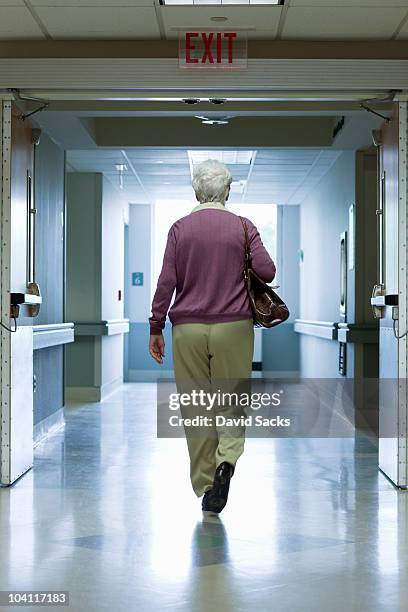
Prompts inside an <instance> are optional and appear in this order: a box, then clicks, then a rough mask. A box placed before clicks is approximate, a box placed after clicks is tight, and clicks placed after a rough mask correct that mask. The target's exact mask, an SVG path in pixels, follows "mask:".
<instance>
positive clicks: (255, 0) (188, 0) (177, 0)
mask: <svg viewBox="0 0 408 612" xmlns="http://www.w3.org/2000/svg"><path fill="white" fill-rule="evenodd" d="M159 2H160V4H161V5H165V6H170V5H185V6H209V5H211V6H214V5H215V6H220V5H221V6H227V5H228V6H234V5H235V6H245V5H247V6H248V5H250V6H251V5H253V4H263V5H266V6H283V5H284V4H285V0H232V1H231V0H159Z"/></svg>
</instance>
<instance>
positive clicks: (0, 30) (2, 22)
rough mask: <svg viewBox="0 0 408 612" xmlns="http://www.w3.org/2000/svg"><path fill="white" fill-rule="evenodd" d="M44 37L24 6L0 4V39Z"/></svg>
mask: <svg viewBox="0 0 408 612" xmlns="http://www.w3.org/2000/svg"><path fill="white" fill-rule="evenodd" d="M22 38H24V39H29V38H31V39H33V38H45V36H44V34H43V33H42V31H41V29H40V27H39V25H38V24H37V23H36V21H35V20H34V18H33V16H32V15H31V13H30V11H29V10H28V9H27V8H26V7H25V6H4V5H3V4H1V5H0V39H2V40H19V39H22Z"/></svg>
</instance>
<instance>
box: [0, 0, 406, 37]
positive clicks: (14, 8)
mask: <svg viewBox="0 0 408 612" xmlns="http://www.w3.org/2000/svg"><path fill="white" fill-rule="evenodd" d="M212 17H226V21H225V22H223V24H222V25H223V27H224V26H227V27H228V28H248V36H249V38H250V39H269V40H274V39H282V40H293V39H303V40H309V39H313V40H404V39H407V38H408V0H287V1H286V3H285V5H284V6H249V5H247V6H245V5H241V4H240V5H227V6H217V5H211V6H161V5H160V4H159V2H158V0H120V3H119V6H118V3H117V2H115V1H114V0H86V1H85V0H0V40H29V39H31V40H64V39H65V40H66V39H174V38H177V35H178V34H177V31H178V29H179V28H190V27H191V26H193V25H194V26H195V27H206V28H209V27H213V28H214V25H218V26H219V25H220V24H214V22H213V21H211V18H212Z"/></svg>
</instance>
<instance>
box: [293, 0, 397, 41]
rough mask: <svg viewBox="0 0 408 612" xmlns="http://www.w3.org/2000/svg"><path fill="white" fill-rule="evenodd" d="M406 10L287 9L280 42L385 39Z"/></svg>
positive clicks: (353, 8)
mask: <svg viewBox="0 0 408 612" xmlns="http://www.w3.org/2000/svg"><path fill="white" fill-rule="evenodd" d="M406 12H407V9H406V8H403V7H400V8H390V7H388V6H387V7H385V6H383V7H382V8H380V7H374V8H373V7H370V8H368V7H365V8H364V7H356V6H354V7H344V8H343V7H341V8H340V7H335V6H333V7H328V6H322V7H290V8H289V10H288V13H287V16H286V20H285V24H284V28H283V33H282V38H285V39H288V38H297V39H301V38H303V39H307V38H313V39H324V40H327V39H337V40H338V39H343V40H347V39H357V38H358V39H386V38H390V37H391V36H392V34H393V33H394V32H395V30H396V29H397V27H398V25H399V24H400V22H401V20H402V19H403V18H404V16H405V14H406Z"/></svg>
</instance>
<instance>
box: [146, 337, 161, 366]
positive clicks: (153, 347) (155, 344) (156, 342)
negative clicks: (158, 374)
mask: <svg viewBox="0 0 408 612" xmlns="http://www.w3.org/2000/svg"><path fill="white" fill-rule="evenodd" d="M149 352H150V355H151V356H152V357H153V359H154V360H155V361H157V363H159V364H162V363H163V357H164V338H163V334H157V335H156V334H155V335H151V336H150V341H149Z"/></svg>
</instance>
